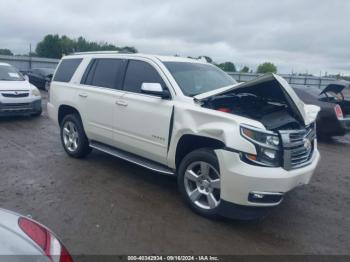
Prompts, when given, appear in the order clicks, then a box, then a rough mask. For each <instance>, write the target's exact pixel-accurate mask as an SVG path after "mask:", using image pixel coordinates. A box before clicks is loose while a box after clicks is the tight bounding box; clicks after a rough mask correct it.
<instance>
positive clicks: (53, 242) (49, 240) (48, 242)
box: [18, 217, 73, 262]
mask: <svg viewBox="0 0 350 262" xmlns="http://www.w3.org/2000/svg"><path fill="white" fill-rule="evenodd" d="M18 225H19V227H20V228H21V229H22V230H23V232H24V233H26V234H27V235H28V236H29V237H30V238H31V239H32V240H33V241H34V242H35V243H36V244H38V246H39V247H40V248H41V249H42V250H43V252H44V253H45V255H46V256H47V257H48V258H50V260H51V261H52V262H73V259H72V257H71V255H70V254H69V253H68V251H67V249H66V248H65V247H64V246H63V245H62V244H61V242H60V241H59V240H58V239H57V238H56V237H55V236H54V235H53V234H52V233H51V232H50V231H49V230H47V229H46V228H44V227H43V226H41V225H40V224H38V223H35V222H34V221H32V220H30V219H27V218H25V217H20V218H19V220H18Z"/></svg>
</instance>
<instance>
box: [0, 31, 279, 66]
mask: <svg viewBox="0 0 350 262" xmlns="http://www.w3.org/2000/svg"><path fill="white" fill-rule="evenodd" d="M88 51H120V52H127V53H137V52H138V51H137V49H136V48H135V47H132V46H122V47H119V46H116V45H114V44H110V43H107V42H94V41H88V40H86V39H85V38H84V37H82V36H80V37H78V38H76V39H72V38H69V37H68V36H66V35H62V36H59V35H58V34H48V35H46V36H45V37H44V38H43V39H42V40H41V41H40V42H39V43H38V44H37V45H36V48H35V52H32V53H30V54H28V55H30V56H38V57H46V58H56V59H60V58H61V57H62V56H64V55H68V54H71V53H74V52H88ZM0 55H13V53H12V52H11V50H9V49H0ZM189 58H193V59H203V58H204V59H205V60H206V61H207V62H208V63H212V64H215V65H216V66H218V67H219V68H221V69H222V70H224V71H226V72H237V68H236V66H235V64H234V63H233V62H230V61H228V62H224V63H215V62H214V61H213V59H211V58H210V57H209V56H199V57H189ZM238 71H239V72H242V73H249V72H251V73H253V70H251V69H250V68H249V67H248V66H243V67H242V68H241V69H240V70H238ZM256 73H277V67H276V66H275V65H274V64H272V63H270V62H265V63H263V64H261V65H259V66H258V67H257V70H256Z"/></svg>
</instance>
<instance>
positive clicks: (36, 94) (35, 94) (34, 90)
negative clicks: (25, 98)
mask: <svg viewBox="0 0 350 262" xmlns="http://www.w3.org/2000/svg"><path fill="white" fill-rule="evenodd" d="M32 95H33V96H41V94H40V91H39V90H38V89H37V88H34V89H32Z"/></svg>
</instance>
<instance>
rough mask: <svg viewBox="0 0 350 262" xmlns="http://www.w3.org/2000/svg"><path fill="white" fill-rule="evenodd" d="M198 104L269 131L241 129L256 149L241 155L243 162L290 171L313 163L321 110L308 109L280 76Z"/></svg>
mask: <svg viewBox="0 0 350 262" xmlns="http://www.w3.org/2000/svg"><path fill="white" fill-rule="evenodd" d="M195 100H196V101H197V102H199V103H200V104H201V106H202V107H205V108H208V109H213V110H217V111H221V112H225V113H229V114H233V115H238V116H242V117H245V118H248V119H252V120H256V121H259V122H260V123H261V124H262V125H263V126H264V127H265V128H266V129H265V130H264V129H261V128H259V127H254V126H251V125H241V126H240V133H241V136H242V137H244V138H245V139H246V140H248V141H249V142H251V143H253V144H254V146H255V148H256V154H248V153H241V158H242V160H243V161H245V162H249V163H251V164H254V165H261V166H267V167H280V166H281V167H283V168H284V169H286V170H291V169H296V168H299V167H302V166H305V165H307V164H309V163H310V161H312V155H313V152H314V148H315V147H316V125H315V120H316V117H317V113H318V111H319V108H318V107H317V106H313V105H305V104H304V103H303V102H302V101H301V100H300V99H299V97H298V96H297V95H296V94H295V92H294V90H293V89H292V88H291V87H290V86H289V84H288V83H287V82H286V81H285V80H284V79H283V78H281V77H280V76H278V75H274V74H271V75H265V76H262V77H260V78H258V79H256V80H253V81H250V82H246V83H242V84H238V85H235V86H233V87H232V88H229V89H227V88H226V89H225V90H224V91H222V92H217V93H216V94H213V93H211V94H201V95H199V96H196V97H195Z"/></svg>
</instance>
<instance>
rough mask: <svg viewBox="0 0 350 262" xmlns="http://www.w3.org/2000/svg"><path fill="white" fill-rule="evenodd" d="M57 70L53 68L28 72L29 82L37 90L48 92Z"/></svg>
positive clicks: (34, 69)
mask: <svg viewBox="0 0 350 262" xmlns="http://www.w3.org/2000/svg"><path fill="white" fill-rule="evenodd" d="M54 72H55V69H52V68H33V69H30V70H28V71H27V72H26V75H27V76H28V78H29V82H30V83H31V84H33V85H35V86H36V87H37V88H40V89H43V90H47V89H48V86H49V84H50V82H51V78H52V75H53V73H54Z"/></svg>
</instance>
